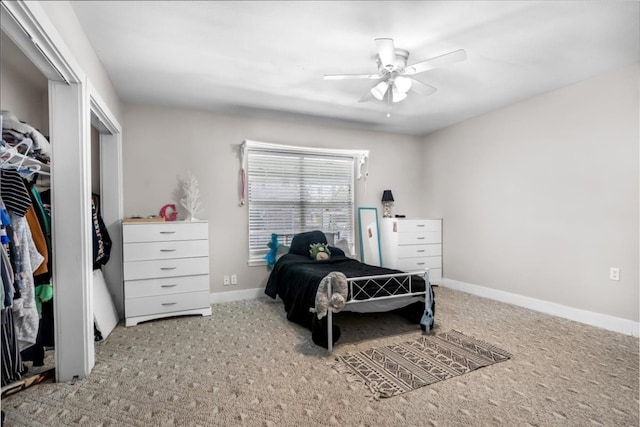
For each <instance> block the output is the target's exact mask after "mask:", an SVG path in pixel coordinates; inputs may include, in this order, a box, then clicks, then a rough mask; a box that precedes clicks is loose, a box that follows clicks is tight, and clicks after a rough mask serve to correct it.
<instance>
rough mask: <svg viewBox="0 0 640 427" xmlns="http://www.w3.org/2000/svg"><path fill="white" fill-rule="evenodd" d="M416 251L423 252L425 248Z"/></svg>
mask: <svg viewBox="0 0 640 427" xmlns="http://www.w3.org/2000/svg"><path fill="white" fill-rule="evenodd" d="M416 252H418V253H419V254H421V253H422V252H424V249H420V250H417V251H416Z"/></svg>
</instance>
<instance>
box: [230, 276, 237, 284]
mask: <svg viewBox="0 0 640 427" xmlns="http://www.w3.org/2000/svg"><path fill="white" fill-rule="evenodd" d="M231 284H232V285H237V284H238V276H237V275H235V274H232V275H231Z"/></svg>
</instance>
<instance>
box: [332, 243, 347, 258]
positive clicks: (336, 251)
mask: <svg viewBox="0 0 640 427" xmlns="http://www.w3.org/2000/svg"><path fill="white" fill-rule="evenodd" d="M328 248H329V252H331V257H334V256H336V255H340V256H346V255H345V254H344V251H343V250H342V249H340V248H337V247H335V246H328Z"/></svg>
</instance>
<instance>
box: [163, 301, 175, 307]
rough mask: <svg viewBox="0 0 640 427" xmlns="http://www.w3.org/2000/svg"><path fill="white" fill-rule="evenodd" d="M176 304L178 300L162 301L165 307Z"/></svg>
mask: <svg viewBox="0 0 640 427" xmlns="http://www.w3.org/2000/svg"><path fill="white" fill-rule="evenodd" d="M176 304H177V302H163V303H162V305H163V306H164V307H169V306H172V305H176Z"/></svg>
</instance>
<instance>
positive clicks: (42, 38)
mask: <svg viewBox="0 0 640 427" xmlns="http://www.w3.org/2000/svg"><path fill="white" fill-rule="evenodd" d="M1 8H2V10H1V13H0V18H1V22H0V27H1V29H2V31H3V32H5V33H6V35H8V36H9V38H10V39H11V40H12V41H13V42H14V43H15V45H16V46H17V47H18V48H19V49H20V50H21V51H22V52H23V53H24V54H25V56H26V57H27V58H28V59H29V60H30V61H31V62H32V63H33V65H35V67H36V68H37V69H38V70H40V72H41V73H42V74H43V75H44V76H45V77H46V78H47V80H48V119H49V135H50V137H51V146H52V155H51V164H52V168H51V205H52V248H53V257H52V258H53V269H52V270H53V278H52V282H53V285H54V288H55V295H54V318H55V356H54V357H55V368H56V372H55V373H56V380H57V381H62V382H66V381H72V380H74V379H78V378H84V377H86V376H88V375H89V373H90V372H91V370H92V368H93V366H94V364H95V342H94V307H93V304H94V294H93V277H92V272H93V262H92V230H91V228H92V221H91V214H92V210H91V143H90V141H91V122H92V118H93V121H94V122H95V123H98V124H99V126H96V129H98V133H99V135H100V137H99V138H100V142H99V145H100V188H101V198H102V205H103V206H102V213H103V217H104V221H105V223H106V224H107V226H108V229H109V231H110V234H111V238H112V239H113V247H115V248H120V247H121V244H120V242H121V237H120V234H121V232H120V230H119V221H120V219H121V218H122V211H123V209H122V160H121V153H122V149H121V128H120V125H119V124H118V122H117V120H115V118H114V116H113V115H112V114H111V112H110V110H109V109H108V107H107V106H106V104H105V103H104V102H103V101H102V99H101V98H100V96H99V94H98V92H97V91H96V90H95V89H94V88H93V87H92V86H91V84H90V83H89V81H88V79H87V77H86V75H85V73H84V71H83V70H82V69H81V68H80V67H79V65H78V63H77V62H76V60H75V59H74V58H73V56H72V55H71V53H70V51H69V49H68V48H67V46H66V45H65V44H64V42H63V41H62V38H61V37H60V35H59V34H58V33H57V32H56V30H55V27H54V26H53V24H52V23H51V21H50V20H49V18H48V16H47V15H46V13H45V12H44V11H43V9H42V8H41V6H40V5H39V4H38V3H37V2H25V1H15V2H13V1H12V2H4V1H3V2H2V3H1ZM109 264H111V265H109V270H110V271H109V272H106V271H105V276H109V279H108V280H109V282H110V284H109V287H110V290H111V292H112V293H113V295H114V299H115V300H116V306H117V307H118V310H122V307H123V306H122V304H118V303H117V299H118V297H120V298H121V294H122V291H121V290H120V289H121V287H122V280H121V276H122V273H121V269H122V262H121V255H120V253H119V252H114V253H112V262H110V263H109ZM118 294H120V296H118Z"/></svg>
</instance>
